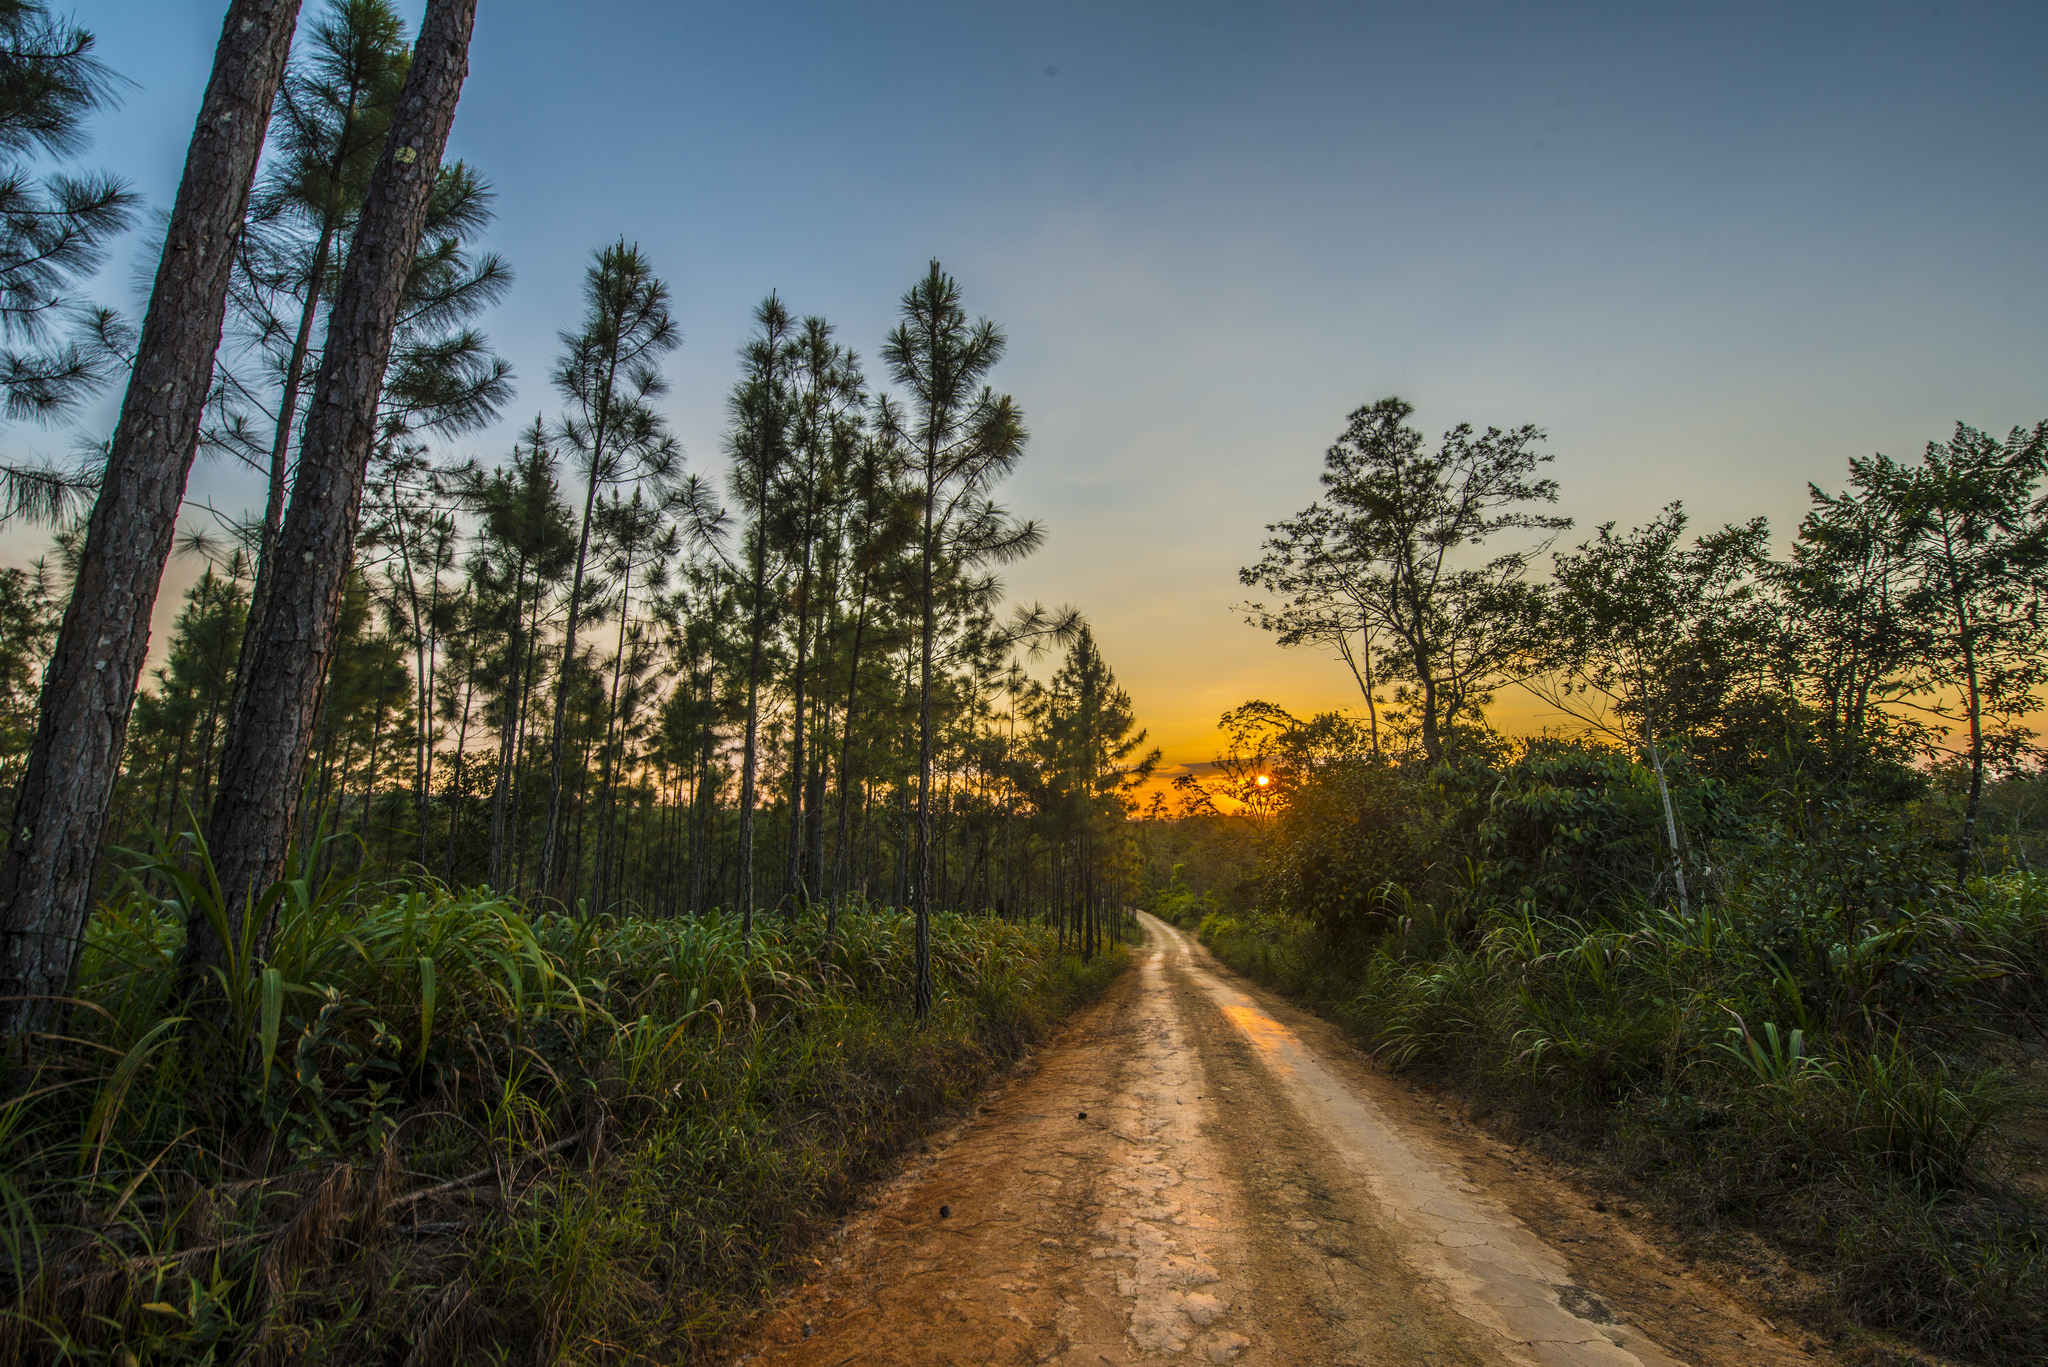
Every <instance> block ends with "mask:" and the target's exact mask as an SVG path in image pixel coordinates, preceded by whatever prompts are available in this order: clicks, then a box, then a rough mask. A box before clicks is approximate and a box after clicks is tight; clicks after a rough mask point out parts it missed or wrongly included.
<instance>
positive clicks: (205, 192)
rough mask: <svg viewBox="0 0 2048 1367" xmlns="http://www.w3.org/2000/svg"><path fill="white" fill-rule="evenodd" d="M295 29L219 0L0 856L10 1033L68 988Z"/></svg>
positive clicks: (285, 17) (1, 981) (269, 12)
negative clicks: (210, 51) (196, 106)
mask: <svg viewBox="0 0 2048 1367" xmlns="http://www.w3.org/2000/svg"><path fill="white" fill-rule="evenodd" d="M14 12H15V13H16V14H21V13H24V12H25V10H24V9H19V8H17V9H15V10H14ZM297 19H298V0H233V3H232V4H230V5H229V6H228V12H227V17H226V20H225V22H224V23H223V25H222V28H221V38H220V44H219V46H218V48H217V49H216V50H215V54H214V65H213V75H212V77H211V79H210V80H209V82H208V84H207V89H206V95H205V98H204V99H203V100H202V101H201V103H200V110H199V119H198V123H197V126H196V128H195V129H194V132H193V137H192V145H191V149H190V151H189V152H188V153H187V156H186V161H185V172H184V178H183V179H182V181H181V182H180V183H179V186H178V195H177V199H176V201H175V203H174V204H173V205H172V208H171V216H170V222H169V226H168V231H167V232H166V234H165V249H164V254H163V260H162V263H161V265H160V266H159V267H158V270H157V275H156V282H155V285H154V287H153V289H152V292H151V295H150V302H149V309H148V312H147V313H146V314H145V316H144V319H143V324H142V332H141V336H140V340H139V342H138V344H137V347H136V352H135V362H134V367H133V369H132V371H131V372H130V375H129V381H128V391H127V395H126V397H125V398H124V400H123V402H122V406H121V416H120V419H119V421H118V422H117V423H116V425H115V428H114V436H113V439H112V441H111V442H110V443H109V445H108V448H107V462H106V468H105V472H104V474H103V476H102V478H101V483H100V490H99V497H98V499H97V500H96V501H95V503H94V505H93V513H92V519H91V522H90V524H89V525H88V528H87V532H86V538H85V544H84V547H83V548H82V550H81V551H80V555H79V563H78V570H77V574H76V576H75V579H74V588H73V592H72V598H71V605H70V607H69V608H68V609H67V611H66V612H65V615H64V624H63V626H62V628H61V629H60V630H59V632H58V637H57V645H56V649H55V652H54V653H53V655H52V657H51V660H50V665H49V669H48V673H47V678H46V680H45V684H44V688H43V693H42V707H41V715H40V718H39V721H38V723H37V730H36V741H35V746H34V749H33V750H32V752H31V754H30V756H29V763H28V771H27V773H26V775H25V776H24V778H23V780H22V783H21V787H20V789H19V791H18V793H17V795H16V799H15V815H14V822H13V826H12V828H11V829H10V831H9V839H8V846H7V853H6V857H5V861H4V862H0V999H4V1000H5V1001H6V1002H7V1003H8V1005H7V1006H6V1008H5V1012H4V1017H0V1019H4V1022H5V1025H6V1027H7V1029H8V1031H9V1032H10V1033H20V1032H22V1031H25V1030H30V1029H36V1028H40V1027H41V1026H43V1025H44V1024H46V1023H47V1022H48V1021H49V1020H50V1019H51V1017H52V1014H53V1012H54V1011H55V1009H56V1005H55V1004H56V1002H57V1001H58V1000H59V999H61V998H62V997H63V996H64V995H65V993H66V992H67V991H68V989H69V987H70V983H71V978H72V973H73V970H74V967H75V964H76V956H77V947H78V944H79V940H80V936H81V934H82V932H83V930H84V926H85V918H86V913H87V911H88V909H89V907H90V902H91V896H92V885H93V878H94V875H95V873H96V872H97V870H98V866H99V859H100V850H101V844H102V840H103V836H104V832H105V830H106V820H107V812H108V809H109V806H110V805H111V803H112V800H113V792H114V784H115V781H116V779H117V778H118V776H119V772H120V762H121V749H122V742H123V739H124V738H125V736H126V734H127V727H128V718H129V712H130V709H131V705H132V703H133V701H134V697H135V687H136V682H137V680H138V678H139V677H140V676H141V673H142V662H143V655H144V652H145V651H146V650H147V648H148V644H149V615H150V609H151V607H152V606H153V605H154V603H155V600H156V589H157V585H158V583H159V582H160V581H161V580H162V578H163V571H164V564H165V562H166V561H167V560H168V559H169V557H170V553H171V539H172V535H173V532H174V531H175V529H176V524H177V515H178V505H179V503H180V501H181V500H182V498H183V496H184V491H185V479H186V476H187V475H188V474H189V473H190V471H191V466H192V457H193V452H194V449H195V446H196V443H197V440H198V435H199V422H200V417H201V414H202V412H203V410H204V408H205V404H206V399H207V394H208V392H209V390H210V388H211V381H212V374H213V358H214V353H215V351H216V350H217V349H218V347H219V345H220V337H221V322H222V315H223V313H224V312H225V310H226V307H227V293H228V285H229V279H230V275H231V273H232V270H233V265H234V255H235V245H236V241H237V238H238V236H239V232H240V228H241V226H242V218H243V214H244V211H245V210H246V208H247V206H248V203H249V192H250V187H251V184H252V183H253V181H254V180H255V175H256V161H257V157H258V155H259V154H260V153H261V151H262V149H263V139H264V131H265V129H266V127H267V126H268V123H269V120H270V106H271V100H272V97H273V96H274V95H275V94H276V93H277V86H278V82H279V80H280V79H281V78H282V76H283V74H284V67H285V60H286V57H287V56H288V55H289V53H290V49H291V37H292V28H293V25H294V24H295V23H296V21H297ZM56 103H57V104H58V105H60V106H61V105H62V103H63V101H62V100H61V99H59V100H57V101H56ZM36 107H37V106H36V104H35V103H34V102H33V101H30V102H25V103H23V104H19V105H16V106H15V107H14V111H13V112H14V115H15V117H16V118H17V119H20V120H22V123H21V126H22V127H23V128H24V130H28V129H32V128H33V127H35V126H36V125H35V116H34V110H35V109H36ZM75 107H77V106H76V105H75V103H74V108H75ZM25 116H26V117H25ZM45 126H49V127H53V128H61V127H62V121H61V119H58V120H55V121H49V120H46V121H45ZM29 135H30V136H33V134H29Z"/></svg>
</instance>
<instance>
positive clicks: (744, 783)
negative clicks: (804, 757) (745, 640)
mask: <svg viewBox="0 0 2048 1367" xmlns="http://www.w3.org/2000/svg"><path fill="white" fill-rule="evenodd" d="M754 508H755V517H754V577H753V590H754V621H753V626H752V630H751V631H750V633H749V638H750V639H749V644H748V648H747V733H746V739H745V741H744V743H743V744H742V746H741V749H740V831H739V837H740V841H739V875H738V890H739V901H740V935H741V936H742V938H745V937H748V936H751V935H752V934H753V933H754V761H755V751H756V747H757V746H758V745H759V744H760V737H761V638H762V636H763V635H765V634H766V632H767V629H768V626H767V609H768V604H767V601H766V600H767V596H768V463H767V460H766V459H765V458H764V459H763V460H762V461H761V483H760V488H759V489H758V490H757V491H756V493H755V500H754Z"/></svg>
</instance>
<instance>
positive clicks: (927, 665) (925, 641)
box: [910, 451, 938, 1020]
mask: <svg viewBox="0 0 2048 1367" xmlns="http://www.w3.org/2000/svg"><path fill="white" fill-rule="evenodd" d="M937 464H938V452H937V451H932V452H929V453H928V455H927V459H926V465H925V468H926V472H927V479H926V483H925V496H924V538H923V548H922V550H923V553H922V557H921V563H922V565H923V574H922V576H921V577H920V580H919V603H920V604H921V609H922V610H921V613H920V621H919V624H918V653H917V853H916V855H915V868H914V872H913V874H912V882H911V894H910V896H911V907H912V914H913V915H914V916H915V918H916V921H917V982H916V987H915V991H914V994H913V997H912V1004H913V1006H914V1007H915V1009H916V1013H917V1018H918V1019H919V1020H924V1019H925V1018H926V1017H928V1016H930V1015H931V1013H932V647H933V644H934V636H935V626H936V623H935V618H936V616H937V603H936V601H935V598H934V594H933V587H932V573H933V566H932V559H933V546H932V537H933V534H934V529H933V526H932V518H933V515H934V513H935V512H936V509H935V508H934V506H933V505H934V503H935V502H936V501H937V498H938V490H937V489H936V488H935V487H934V484H933V480H934V479H935V478H936V466H937Z"/></svg>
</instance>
